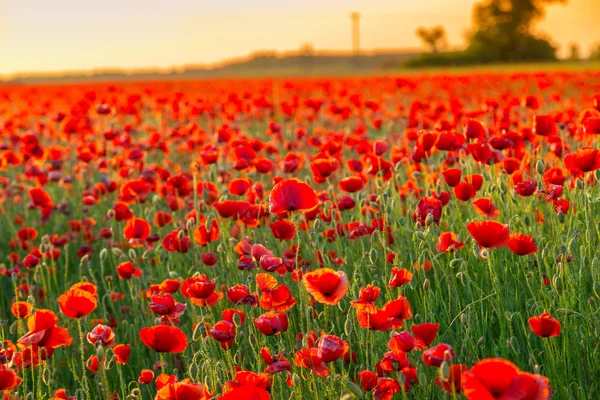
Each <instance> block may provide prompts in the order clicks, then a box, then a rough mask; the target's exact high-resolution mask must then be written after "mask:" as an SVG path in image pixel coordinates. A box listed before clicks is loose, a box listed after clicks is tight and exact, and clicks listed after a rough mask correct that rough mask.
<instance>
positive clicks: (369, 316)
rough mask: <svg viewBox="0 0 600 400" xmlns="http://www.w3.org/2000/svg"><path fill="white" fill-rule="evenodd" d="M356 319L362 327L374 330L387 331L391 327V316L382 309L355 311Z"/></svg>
mask: <svg viewBox="0 0 600 400" xmlns="http://www.w3.org/2000/svg"><path fill="white" fill-rule="evenodd" d="M356 321H357V322H358V325H359V326H360V327H362V328H366V329H371V330H374V331H382V332H383V331H387V330H389V329H391V328H392V318H391V317H390V316H389V315H388V314H387V313H386V312H385V311H383V310H377V309H376V310H375V312H366V311H362V310H357V311H356Z"/></svg>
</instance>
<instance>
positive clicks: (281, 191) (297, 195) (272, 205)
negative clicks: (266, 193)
mask: <svg viewBox="0 0 600 400" xmlns="http://www.w3.org/2000/svg"><path fill="white" fill-rule="evenodd" d="M318 206H319V199H318V198H317V195H316V194H315V191H314V190H313V189H312V188H311V187H310V186H309V185H308V184H307V183H304V182H302V181H300V180H298V179H296V178H289V179H282V180H281V181H280V182H279V183H277V184H276V185H275V187H273V190H272V191H271V195H270V197H269V211H270V212H271V213H273V214H278V213H285V212H292V211H312V210H314V209H315V208H317V207H318Z"/></svg>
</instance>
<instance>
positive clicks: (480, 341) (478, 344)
mask: <svg viewBox="0 0 600 400" xmlns="http://www.w3.org/2000/svg"><path fill="white" fill-rule="evenodd" d="M484 342H485V338H484V337H483V336H482V337H480V338H479V340H478V341H477V346H482V345H483V343H484Z"/></svg>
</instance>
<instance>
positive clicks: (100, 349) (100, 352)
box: [96, 345, 105, 360]
mask: <svg viewBox="0 0 600 400" xmlns="http://www.w3.org/2000/svg"><path fill="white" fill-rule="evenodd" d="M104 354H105V350H104V347H102V345H100V346H98V347H97V348H96V357H98V359H99V360H102V359H103V358H104Z"/></svg>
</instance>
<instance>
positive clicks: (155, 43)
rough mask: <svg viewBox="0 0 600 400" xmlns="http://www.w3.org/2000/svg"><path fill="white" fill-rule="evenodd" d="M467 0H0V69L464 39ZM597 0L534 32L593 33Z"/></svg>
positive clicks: (563, 43)
mask: <svg viewBox="0 0 600 400" xmlns="http://www.w3.org/2000/svg"><path fill="white" fill-rule="evenodd" d="M475 2H476V0H303V1H289V0H287V1H286V0H219V1H208V0H170V1H164V0H99V1H97V0H53V1H49V0H0V74H4V75H6V74H11V73H14V72H22V71H61V70H82V69H92V68H103V67H121V68H136V67H169V66H177V65H183V64H186V63H212V62H216V61H220V60H222V59H224V58H231V57H237V56H243V55H246V54H248V53H250V52H252V51H254V50H257V49H275V50H292V49H297V48H298V47H299V46H300V45H301V44H302V43H306V42H311V43H312V44H313V45H314V47H315V48H316V49H317V50H319V49H334V50H345V49H349V48H350V18H349V12H350V11H353V10H357V11H359V12H361V13H362V20H361V47H362V48H363V49H373V48H415V47H419V46H420V43H419V41H418V39H417V38H416V37H415V34H414V32H415V29H416V28H417V27H418V26H421V25H425V26H428V25H437V24H442V25H444V26H445V27H446V30H447V32H448V38H449V41H450V43H451V44H452V45H460V44H462V43H463V37H464V32H465V31H466V30H467V29H468V27H469V26H470V24H471V8H472V5H473V4H474V3H475ZM598 16H600V0H571V1H570V2H569V4H568V5H552V6H549V7H548V9H547V16H546V19H545V20H544V21H543V22H542V23H540V24H539V26H538V27H537V29H538V30H540V31H544V32H546V33H548V34H549V35H551V36H552V37H553V38H554V40H555V42H556V43H557V44H558V45H559V46H560V48H561V49H562V50H563V53H561V54H564V49H565V48H566V47H567V45H568V43H570V42H574V41H576V42H578V43H580V45H581V49H582V52H583V53H584V54H586V53H587V52H588V50H589V48H590V47H591V45H592V44H593V43H594V42H595V41H600V24H598V21H597V19H598Z"/></svg>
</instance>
